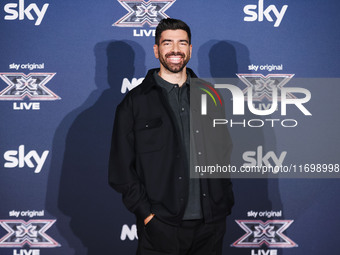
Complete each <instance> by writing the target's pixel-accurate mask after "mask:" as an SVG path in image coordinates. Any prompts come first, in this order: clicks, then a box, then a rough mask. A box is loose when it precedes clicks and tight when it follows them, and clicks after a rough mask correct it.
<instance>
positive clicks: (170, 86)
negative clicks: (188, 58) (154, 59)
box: [153, 71, 191, 93]
mask: <svg viewBox="0 0 340 255" xmlns="http://www.w3.org/2000/svg"><path fill="white" fill-rule="evenodd" d="M153 76H154V78H155V80H156V83H157V84H158V85H159V86H161V87H162V88H164V89H165V90H166V91H167V92H168V93H170V91H171V90H172V89H173V88H175V87H176V86H177V87H178V86H179V85H178V84H174V83H170V82H168V81H166V80H164V79H163V78H162V77H160V76H159V75H158V71H155V72H154V73H153ZM190 79H191V78H190V73H189V72H187V80H186V81H185V84H186V85H190Z"/></svg>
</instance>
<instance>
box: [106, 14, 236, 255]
mask: <svg viewBox="0 0 340 255" xmlns="http://www.w3.org/2000/svg"><path fill="white" fill-rule="evenodd" d="M153 49H154V54H155V57H156V58H157V59H159V62H160V68H158V69H151V70H149V72H148V73H147V75H146V77H145V79H144V81H143V82H142V84H141V85H139V86H138V87H136V88H135V89H133V90H131V91H130V92H129V93H128V94H127V95H126V97H125V98H124V100H123V101H122V102H121V103H120V104H119V106H118V107H117V110H116V116H115V123H114V129H113V135H112V147H111V154H110V169H109V183H110V185H111V186H112V187H113V188H114V189H115V190H117V191H118V192H120V193H122V195H123V202H124V204H125V206H126V207H127V208H128V209H129V210H130V211H131V212H132V213H134V214H135V215H136V218H137V233H138V250H137V254H141V255H144V254H147V255H149V254H159V255H161V254H172V255H179V254H183V255H184V254H185V255H200V254H201V255H213V254H222V242H223V236H224V233H225V228H226V216H227V215H228V214H229V213H230V211H231V207H232V205H233V203H234V201H233V194H232V185H231V182H230V181H229V179H206V178H190V171H189V166H190V163H189V161H190V155H192V153H195V152H194V151H195V150H194V149H192V151H190V147H193V144H192V139H190V104H189V102H190V100H189V95H190V85H191V84H192V83H193V82H194V80H196V79H197V76H196V75H195V73H194V72H193V71H192V70H191V69H189V68H187V67H186V65H187V63H188V62H189V60H190V58H191V52H192V45H191V32H190V28H189V27H188V25H187V24H185V23H184V22H183V21H180V20H176V19H163V20H162V21H161V22H160V23H159V24H158V26H157V29H156V37H155V45H154V48H153ZM197 131H198V130H197ZM196 133H197V135H198V137H199V135H201V134H200V133H199V132H196ZM227 136H228V137H229V135H228V134H227ZM198 139H200V138H198ZM229 140H230V139H229ZM229 140H228V145H230V146H231V142H230V143H229ZM199 153H201V152H199Z"/></svg>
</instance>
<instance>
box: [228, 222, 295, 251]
mask: <svg viewBox="0 0 340 255" xmlns="http://www.w3.org/2000/svg"><path fill="white" fill-rule="evenodd" d="M293 222H294V221H293V220H268V221H266V222H263V221H261V220H236V223H237V224H238V225H239V226H240V227H241V228H242V229H243V230H244V231H245V232H246V234H244V235H243V236H242V237H241V238H240V239H238V240H237V241H236V242H234V243H233V244H232V245H231V246H233V247H243V248H259V247H261V246H262V245H266V246H267V247H268V248H292V247H297V246H298V245H297V244H296V243H295V242H293V241H292V240H291V239H289V238H288V237H287V236H286V235H285V234H283V232H284V231H285V230H286V229H287V228H288V227H289V226H290V225H291V224H292V223H293Z"/></svg>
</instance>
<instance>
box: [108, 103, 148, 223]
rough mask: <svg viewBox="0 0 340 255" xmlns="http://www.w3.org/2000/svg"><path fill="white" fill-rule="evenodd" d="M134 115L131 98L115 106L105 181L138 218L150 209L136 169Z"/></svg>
mask: <svg viewBox="0 0 340 255" xmlns="http://www.w3.org/2000/svg"><path fill="white" fill-rule="evenodd" d="M133 124H134V118H133V111H132V102H131V98H125V100H123V102H122V103H121V104H120V105H119V106H118V107H117V110H116V115H115V121H114V127H113V133H112V142H111V152H110V161H109V184H110V186H111V187H112V188H114V189H115V190H116V191H118V192H119V193H121V194H122V198H123V203H124V205H125V206H126V207H127V209H128V210H129V211H131V212H132V213H134V214H135V215H136V216H137V217H138V218H140V219H145V218H146V217H147V216H148V215H150V213H151V209H150V207H151V206H150V203H149V201H148V197H147V194H146V190H145V187H144V184H143V183H142V182H141V180H140V178H139V176H138V174H137V172H136V153H135V146H134V142H135V137H134V130H133Z"/></svg>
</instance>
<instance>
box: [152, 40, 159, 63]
mask: <svg viewBox="0 0 340 255" xmlns="http://www.w3.org/2000/svg"><path fill="white" fill-rule="evenodd" d="M153 53H154V54H155V58H157V59H158V58H159V55H158V45H157V44H155V45H154V46H153Z"/></svg>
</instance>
